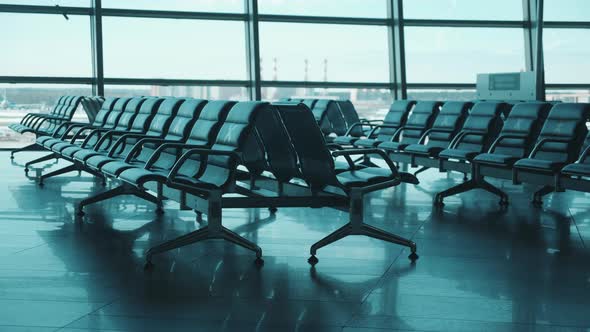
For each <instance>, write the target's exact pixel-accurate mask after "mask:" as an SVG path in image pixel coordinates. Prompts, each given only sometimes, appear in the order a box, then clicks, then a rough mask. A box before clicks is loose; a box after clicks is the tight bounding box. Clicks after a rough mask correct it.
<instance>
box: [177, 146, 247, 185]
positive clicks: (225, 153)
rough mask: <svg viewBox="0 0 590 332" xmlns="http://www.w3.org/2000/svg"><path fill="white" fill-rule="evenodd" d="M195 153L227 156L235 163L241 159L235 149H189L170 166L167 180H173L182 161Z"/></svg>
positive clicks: (182, 163)
mask: <svg viewBox="0 0 590 332" xmlns="http://www.w3.org/2000/svg"><path fill="white" fill-rule="evenodd" d="M196 154H198V155H205V156H227V157H229V158H230V159H232V160H233V161H235V162H237V163H239V162H240V161H241V157H240V155H239V154H238V153H237V152H235V151H223V150H209V149H202V148H197V149H190V150H188V151H187V152H186V153H185V154H183V155H182V157H180V159H178V161H177V162H176V163H175V164H174V166H173V167H172V170H171V171H170V173H169V174H168V182H174V178H175V177H176V175H177V174H178V172H179V171H180V169H181V168H182V166H183V165H184V163H185V162H186V161H187V160H188V159H189V158H190V157H192V156H194V155H196Z"/></svg>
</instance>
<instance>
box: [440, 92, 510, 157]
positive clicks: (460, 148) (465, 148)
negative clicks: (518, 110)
mask: <svg viewBox="0 0 590 332" xmlns="http://www.w3.org/2000/svg"><path fill="white" fill-rule="evenodd" d="M508 107H509V106H508V104H506V103H502V102H479V103H477V104H475V105H474V106H473V108H472V109H471V112H470V113H469V116H467V119H466V120H465V124H464V125H463V129H462V130H461V132H460V133H459V134H458V135H459V136H458V143H457V144H456V145H455V146H454V147H451V148H448V149H445V150H442V151H441V152H440V153H439V155H438V156H439V158H442V159H459V160H471V159H473V158H474V157H475V156H476V155H478V154H480V153H482V152H483V151H486V150H487V149H488V148H489V146H490V144H491V143H492V141H493V140H494V139H496V137H497V136H498V134H499V132H500V130H501V129H502V118H501V116H502V114H504V113H505V112H506V109H507V108H508ZM466 132H470V133H471V132H473V133H477V135H466V136H464V138H461V136H460V135H461V134H463V133H466Z"/></svg>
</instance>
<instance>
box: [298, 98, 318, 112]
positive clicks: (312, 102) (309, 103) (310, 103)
mask: <svg viewBox="0 0 590 332" xmlns="http://www.w3.org/2000/svg"><path fill="white" fill-rule="evenodd" d="M317 101H318V100H317V99H303V100H302V101H301V102H302V103H304V104H305V106H307V107H309V109H310V110H312V109H313V107H314V106H315V103H317Z"/></svg>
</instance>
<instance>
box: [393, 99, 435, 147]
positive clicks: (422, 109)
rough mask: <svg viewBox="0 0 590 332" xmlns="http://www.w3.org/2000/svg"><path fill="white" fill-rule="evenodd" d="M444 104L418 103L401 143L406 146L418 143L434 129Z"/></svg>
mask: <svg viewBox="0 0 590 332" xmlns="http://www.w3.org/2000/svg"><path fill="white" fill-rule="evenodd" d="M442 104H443V103H442V102H440V101H419V102H418V103H416V105H415V106H414V110H413V111H412V113H411V114H410V115H409V117H408V120H407V121H406V124H405V126H404V131H403V132H402V134H401V135H402V137H401V139H400V142H402V143H404V144H414V143H418V142H419V141H420V137H422V135H423V134H424V132H425V131H426V130H428V129H430V127H432V124H433V122H434V119H436V117H437V115H438V113H439V111H440V106H441V105H442Z"/></svg>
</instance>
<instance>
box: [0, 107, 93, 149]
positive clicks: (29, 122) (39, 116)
mask: <svg viewBox="0 0 590 332" xmlns="http://www.w3.org/2000/svg"><path fill="white" fill-rule="evenodd" d="M82 99H83V97H81V96H62V97H60V98H59V99H58V100H57V102H56V104H55V105H54V107H53V109H51V111H49V113H27V114H26V115H25V116H24V117H23V118H22V119H21V121H20V122H19V123H12V124H10V125H8V128H10V129H12V130H14V131H16V132H17V133H19V134H25V133H33V134H35V135H36V136H37V137H39V136H43V135H49V134H51V133H53V131H54V130H55V129H56V128H57V127H58V126H59V125H60V124H62V123H66V122H70V121H71V120H72V117H73V116H74V113H75V112H76V110H77V109H78V106H79V105H80V103H81V102H82ZM34 147H35V145H34V144H32V145H29V146H26V147H24V148H21V149H18V150H13V151H11V153H10V158H11V159H14V154H15V153H17V152H21V151H28V150H31V149H33V148H34Z"/></svg>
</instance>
